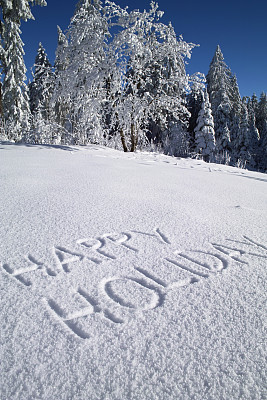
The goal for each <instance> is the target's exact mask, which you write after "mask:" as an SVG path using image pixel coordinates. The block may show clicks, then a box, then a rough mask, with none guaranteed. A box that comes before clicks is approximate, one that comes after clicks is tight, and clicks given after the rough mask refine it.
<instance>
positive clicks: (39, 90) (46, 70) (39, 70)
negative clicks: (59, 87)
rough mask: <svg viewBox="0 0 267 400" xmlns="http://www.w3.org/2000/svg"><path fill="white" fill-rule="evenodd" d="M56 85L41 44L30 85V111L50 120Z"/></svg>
mask: <svg viewBox="0 0 267 400" xmlns="http://www.w3.org/2000/svg"><path fill="white" fill-rule="evenodd" d="M53 85H54V74H53V72H52V66H51V64H50V62H49V60H48V57H47V54H46V52H45V49H44V48H43V46H42V43H39V47H38V51H37V56H36V58H35V64H34V75H33V81H32V82H31V83H30V85H29V95H30V109H31V112H32V113H35V112H37V111H40V112H41V115H42V117H43V119H45V120H49V119H50V117H51V115H50V114H51V112H50V99H51V95H52V91H53Z"/></svg>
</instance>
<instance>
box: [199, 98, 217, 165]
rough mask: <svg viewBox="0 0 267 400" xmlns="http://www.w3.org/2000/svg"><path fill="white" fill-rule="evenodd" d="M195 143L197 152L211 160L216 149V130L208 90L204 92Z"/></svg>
mask: <svg viewBox="0 0 267 400" xmlns="http://www.w3.org/2000/svg"><path fill="white" fill-rule="evenodd" d="M195 144H196V149H195V150H196V152H197V153H200V154H201V155H202V156H203V159H204V161H210V160H211V159H212V157H213V155H214V150H215V132H214V122H213V117H212V113H211V105H210V102H209V96H208V93H207V91H206V90H205V91H204V93H203V94H202V105H201V109H200V111H199V114H198V118H197V126H196V128H195Z"/></svg>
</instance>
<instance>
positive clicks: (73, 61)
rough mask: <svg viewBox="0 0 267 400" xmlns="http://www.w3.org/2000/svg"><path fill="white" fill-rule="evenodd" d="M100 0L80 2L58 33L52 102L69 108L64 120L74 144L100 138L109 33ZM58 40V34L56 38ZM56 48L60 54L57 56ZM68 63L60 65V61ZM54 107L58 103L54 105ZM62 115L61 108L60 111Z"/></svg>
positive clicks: (94, 140)
mask: <svg viewBox="0 0 267 400" xmlns="http://www.w3.org/2000/svg"><path fill="white" fill-rule="evenodd" d="M103 13H104V9H103V7H102V5H101V2H100V1H96V0H95V1H93V0H92V1H89V0H84V1H81V2H79V4H78V6H77V8H76V12H75V14H74V16H73V18H72V19H71V23H70V26H69V29H68V33H67V40H68V43H66V42H65V40H64V37H63V36H62V35H61V39H62V40H61V43H60V42H59V44H60V46H61V47H60V49H59V48H58V53H57V56H58V59H57V71H56V74H57V75H56V80H57V82H56V93H55V94H56V95H55V104H61V105H62V103H63V106H64V107H65V110H66V105H67V108H69V114H68V116H67V118H68V121H67V123H66V121H65V127H67V128H68V129H69V130H70V131H71V132H72V136H73V141H74V143H79V144H85V143H87V142H88V141H91V142H99V141H101V138H100V137H101V136H102V131H101V102H102V100H103V87H104V77H105V75H106V74H107V71H108V68H107V65H106V60H107V58H106V53H105V46H106V38H107V36H108V35H109V32H108V25H107V21H106V19H105V18H104V15H103ZM59 39H60V37H59ZM59 51H60V52H61V55H60V56H59ZM64 59H65V60H67V62H66V63H65V64H64V65H63V66H62V60H64ZM56 107H57V108H59V107H58V105H56ZM59 114H61V116H60V118H59V119H61V118H62V114H64V112H63V113H62V110H59Z"/></svg>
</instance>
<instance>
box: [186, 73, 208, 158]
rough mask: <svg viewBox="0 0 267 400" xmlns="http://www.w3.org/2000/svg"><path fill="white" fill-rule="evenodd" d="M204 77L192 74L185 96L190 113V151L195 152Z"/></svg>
mask: <svg viewBox="0 0 267 400" xmlns="http://www.w3.org/2000/svg"><path fill="white" fill-rule="evenodd" d="M205 82H206V80H205V77H204V75H203V76H202V74H199V73H197V74H194V75H193V76H192V77H191V90H190V93H189V94H188V96H187V109H188V111H189V112H190V118H189V125H188V132H189V138H190V150H191V151H193V150H195V128H196V126H197V118H198V114H199V111H200V109H201V105H202V100H203V89H204V88H205V84H204V83H205Z"/></svg>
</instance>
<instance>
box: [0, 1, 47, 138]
mask: <svg viewBox="0 0 267 400" xmlns="http://www.w3.org/2000/svg"><path fill="white" fill-rule="evenodd" d="M30 3H31V4H34V3H36V4H38V5H46V1H45V0H36V1H34V0H0V6H1V11H2V15H1V30H0V33H1V42H2V44H1V49H0V50H1V51H0V57H1V68H2V71H3V74H4V80H3V116H4V119H5V126H6V128H7V133H8V137H9V139H13V140H16V141H17V140H20V139H21V137H22V134H23V131H27V130H28V129H29V115H30V112H29V98H28V93H27V86H26V84H25V81H26V67H25V64H24V60H23V55H24V51H23V43H22V40H21V37H20V34H21V31H20V23H21V20H24V21H27V20H28V19H33V15H32V13H31V9H30Z"/></svg>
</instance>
